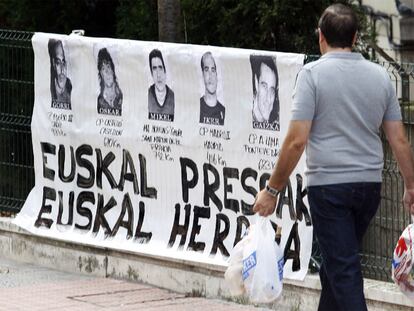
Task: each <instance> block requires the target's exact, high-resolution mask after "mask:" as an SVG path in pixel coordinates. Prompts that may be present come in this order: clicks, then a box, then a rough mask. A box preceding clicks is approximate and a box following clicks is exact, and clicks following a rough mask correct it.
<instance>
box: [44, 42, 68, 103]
mask: <svg viewBox="0 0 414 311" xmlns="http://www.w3.org/2000/svg"><path fill="white" fill-rule="evenodd" d="M48 50H49V57H50V93H51V96H52V104H51V107H52V108H58V109H68V110H70V109H72V105H71V100H70V95H71V92H72V82H71V81H70V79H69V78H68V76H67V63H66V57H65V50H64V49H63V43H62V41H61V40H57V39H49V42H48Z"/></svg>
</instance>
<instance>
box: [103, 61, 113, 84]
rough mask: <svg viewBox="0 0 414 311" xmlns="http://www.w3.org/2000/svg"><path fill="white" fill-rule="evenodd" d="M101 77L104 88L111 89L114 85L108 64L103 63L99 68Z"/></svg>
mask: <svg viewBox="0 0 414 311" xmlns="http://www.w3.org/2000/svg"><path fill="white" fill-rule="evenodd" d="M101 77H102V79H103V81H104V83H105V86H106V87H111V86H112V85H113V84H114V72H113V71H112V68H111V65H110V64H109V63H108V62H103V63H102V67H101Z"/></svg>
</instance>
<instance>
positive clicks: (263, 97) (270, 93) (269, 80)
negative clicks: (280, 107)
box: [256, 63, 276, 121]
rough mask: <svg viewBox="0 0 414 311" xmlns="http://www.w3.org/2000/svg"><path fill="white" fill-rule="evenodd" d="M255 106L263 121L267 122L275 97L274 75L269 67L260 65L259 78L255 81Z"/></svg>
mask: <svg viewBox="0 0 414 311" xmlns="http://www.w3.org/2000/svg"><path fill="white" fill-rule="evenodd" d="M256 90H257V94H256V105H257V109H258V111H259V112H260V114H261V116H262V117H263V119H264V120H265V121H268V120H269V116H270V113H271V111H272V109H273V102H274V101H275V96H276V75H275V73H274V72H273V70H272V69H270V68H269V66H267V65H265V64H263V63H262V64H261V66H260V77H259V80H257V79H256Z"/></svg>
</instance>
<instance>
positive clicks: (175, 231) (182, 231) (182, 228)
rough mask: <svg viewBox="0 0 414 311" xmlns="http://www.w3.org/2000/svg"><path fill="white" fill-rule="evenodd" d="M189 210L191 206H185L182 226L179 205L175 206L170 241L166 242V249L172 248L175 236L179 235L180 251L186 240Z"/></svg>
mask: <svg viewBox="0 0 414 311" xmlns="http://www.w3.org/2000/svg"><path fill="white" fill-rule="evenodd" d="M190 209H191V205H190V204H186V205H185V207H184V210H185V220H184V225H180V204H178V203H177V204H175V216H174V224H173V227H172V230H171V236H170V240H169V241H168V247H173V246H174V243H175V240H176V238H177V235H181V240H180V244H179V246H178V249H182V248H183V247H184V244H185V240H186V238H187V232H188V225H189V223H190Z"/></svg>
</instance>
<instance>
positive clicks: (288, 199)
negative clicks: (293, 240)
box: [276, 180, 296, 221]
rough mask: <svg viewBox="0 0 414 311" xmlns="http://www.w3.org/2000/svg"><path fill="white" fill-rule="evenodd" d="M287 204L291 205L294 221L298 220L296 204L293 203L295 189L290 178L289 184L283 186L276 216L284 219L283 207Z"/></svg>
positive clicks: (290, 213)
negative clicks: (293, 189)
mask: <svg viewBox="0 0 414 311" xmlns="http://www.w3.org/2000/svg"><path fill="white" fill-rule="evenodd" d="M286 190H287V196H286ZM284 205H287V206H288V207H289V215H290V219H292V220H293V221H296V215H295V210H294V204H293V191H292V185H291V183H290V180H289V181H288V183H287V185H286V186H285V187H284V188H283V190H282V191H281V192H280V194H279V200H278V202H277V207H276V216H277V217H279V218H280V219H282V209H283V206H284Z"/></svg>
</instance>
